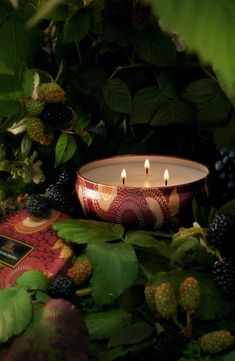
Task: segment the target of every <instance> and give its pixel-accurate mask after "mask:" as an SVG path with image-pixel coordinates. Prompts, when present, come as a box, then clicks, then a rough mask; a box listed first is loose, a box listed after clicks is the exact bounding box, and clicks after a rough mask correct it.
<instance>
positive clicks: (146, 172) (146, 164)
mask: <svg viewBox="0 0 235 361" xmlns="http://www.w3.org/2000/svg"><path fill="white" fill-rule="evenodd" d="M144 169H145V174H149V169H150V163H149V160H148V159H146V160H145V162H144Z"/></svg>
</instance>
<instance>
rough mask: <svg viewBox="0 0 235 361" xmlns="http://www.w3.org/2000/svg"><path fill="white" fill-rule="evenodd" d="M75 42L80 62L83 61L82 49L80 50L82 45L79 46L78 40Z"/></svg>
mask: <svg viewBox="0 0 235 361" xmlns="http://www.w3.org/2000/svg"><path fill="white" fill-rule="evenodd" d="M75 44H76V49H77V54H78V59H79V62H80V63H81V62H82V56H81V51H80V47H79V43H78V41H75Z"/></svg>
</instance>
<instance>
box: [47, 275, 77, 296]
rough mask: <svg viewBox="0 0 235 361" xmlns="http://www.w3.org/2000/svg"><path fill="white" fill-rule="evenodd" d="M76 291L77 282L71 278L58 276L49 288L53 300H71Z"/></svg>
mask: <svg viewBox="0 0 235 361" xmlns="http://www.w3.org/2000/svg"><path fill="white" fill-rule="evenodd" d="M75 290H76V286H75V282H74V280H73V279H72V278H71V277H68V276H63V275H58V276H57V277H56V278H54V279H53V280H52V281H51V283H50V285H49V288H48V292H49V294H50V295H51V296H52V297H53V298H64V299H70V298H71V297H72V296H73V295H74V292H75Z"/></svg>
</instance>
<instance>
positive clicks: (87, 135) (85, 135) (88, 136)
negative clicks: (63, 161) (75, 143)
mask: <svg viewBox="0 0 235 361" xmlns="http://www.w3.org/2000/svg"><path fill="white" fill-rule="evenodd" d="M80 137H81V138H82V140H83V141H84V142H85V143H86V144H87V145H88V146H89V145H91V143H92V135H91V133H89V132H87V131H86V130H84V131H83V132H82V133H81V134H80Z"/></svg>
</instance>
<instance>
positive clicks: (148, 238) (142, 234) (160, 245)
mask: <svg viewBox="0 0 235 361" xmlns="http://www.w3.org/2000/svg"><path fill="white" fill-rule="evenodd" d="M125 241H126V242H127V243H128V244H132V245H134V246H138V247H143V248H154V249H155V252H156V253H158V254H159V255H160V256H163V257H170V256H171V246H170V243H169V242H168V241H167V240H166V239H160V237H159V238H155V237H154V234H151V232H146V231H129V232H127V234H126V240H125Z"/></svg>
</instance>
